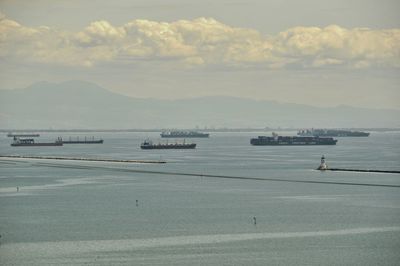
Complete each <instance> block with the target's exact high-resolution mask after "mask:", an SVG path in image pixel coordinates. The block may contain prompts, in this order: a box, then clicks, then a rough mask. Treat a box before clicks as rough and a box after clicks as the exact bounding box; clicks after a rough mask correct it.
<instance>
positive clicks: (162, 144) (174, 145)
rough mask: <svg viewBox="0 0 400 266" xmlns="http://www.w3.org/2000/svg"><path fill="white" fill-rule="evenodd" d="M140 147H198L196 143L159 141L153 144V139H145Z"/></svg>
mask: <svg viewBox="0 0 400 266" xmlns="http://www.w3.org/2000/svg"><path fill="white" fill-rule="evenodd" d="M140 148H141V149H143V150H155V149H157V150H165V149H194V148H196V144H195V143H185V142H183V143H158V144H153V142H151V141H148V140H146V141H144V142H143V143H142V144H141V145H140Z"/></svg>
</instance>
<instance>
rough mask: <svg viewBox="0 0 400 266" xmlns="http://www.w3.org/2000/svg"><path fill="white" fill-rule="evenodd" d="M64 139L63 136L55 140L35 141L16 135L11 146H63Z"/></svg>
mask: <svg viewBox="0 0 400 266" xmlns="http://www.w3.org/2000/svg"><path fill="white" fill-rule="evenodd" d="M62 145H63V141H62V139H61V138H58V139H57V140H56V141H55V142H35V140H34V139H25V138H23V139H21V138H17V137H14V142H13V143H11V146H13V147H20V146H27V147H33V146H62Z"/></svg>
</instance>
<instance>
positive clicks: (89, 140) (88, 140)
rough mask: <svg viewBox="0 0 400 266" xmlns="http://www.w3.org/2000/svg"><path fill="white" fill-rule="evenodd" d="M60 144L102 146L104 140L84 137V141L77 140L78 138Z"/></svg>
mask: <svg viewBox="0 0 400 266" xmlns="http://www.w3.org/2000/svg"><path fill="white" fill-rule="evenodd" d="M62 142H63V143H64V144H102V143H103V142H104V140H102V139H94V137H92V138H86V137H85V139H79V137H77V138H76V139H71V138H69V140H63V141H62Z"/></svg>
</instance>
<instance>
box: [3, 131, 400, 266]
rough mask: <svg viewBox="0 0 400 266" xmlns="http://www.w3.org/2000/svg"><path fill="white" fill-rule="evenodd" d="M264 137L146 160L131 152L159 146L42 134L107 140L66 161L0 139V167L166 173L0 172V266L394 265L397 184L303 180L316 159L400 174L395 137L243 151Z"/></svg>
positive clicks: (121, 138) (61, 151)
mask: <svg viewBox="0 0 400 266" xmlns="http://www.w3.org/2000/svg"><path fill="white" fill-rule="evenodd" d="M285 133H286V134H287V135H289V134H295V132H285ZM261 134H266V133H258V132H254V133H212V134H211V137H210V138H209V139H193V140H187V141H189V142H190V141H193V142H196V143H197V148H196V149H195V150H153V151H142V150H140V147H139V145H140V142H141V141H143V140H144V139H146V138H151V139H153V140H156V141H158V140H159V135H158V134H157V133H126V132H124V133H104V132H98V133H63V134H60V133H46V132H43V133H41V137H40V140H43V141H53V140H54V139H55V138H56V137H57V136H62V137H64V138H68V137H69V136H77V135H79V136H80V137H81V138H82V137H84V136H85V135H86V136H92V135H94V136H95V137H99V138H100V137H101V138H103V139H104V144H102V145H64V146H63V147H10V145H9V144H10V143H11V138H7V137H6V136H5V134H3V135H2V136H0V154H1V155H34V156H39V155H46V156H65V157H88V158H109V159H146V160H160V159H161V160H165V161H167V164H127V163H105V162H81V161H54V160H34V159H4V158H0V234H1V238H0V265H399V264H400V252H399V250H400V187H396V186H400V174H374V173H351V172H319V171H315V170H313V169H315V168H316V167H317V166H318V165H319V161H320V157H321V155H323V154H324V155H325V156H326V158H327V163H328V165H329V166H330V167H337V168H359V169H381V170H389V169H392V170H400V132H390V133H378V132H372V134H371V136H370V137H368V138H339V142H338V144H337V145H336V146H297V147H296V146H287V147H269V146H259V147H255V146H251V145H250V144H249V140H250V138H251V137H256V136H258V135H261ZM267 134H268V133H267ZM162 141H166V140H162ZM169 141H170V142H174V140H169ZM137 170H142V172H139V171H137ZM145 171H158V172H160V173H148V172H147V173H146V172H145ZM161 172H170V173H171V172H172V173H190V174H199V175H224V176H234V177H247V178H254V177H257V178H265V179H277V180H254V179H248V180H246V179H230V178H218V177H206V176H203V177H202V176H188V175H176V174H163V173H161ZM290 181H306V182H290ZM308 181H318V182H327V183H311V182H308ZM343 183H351V185H350V184H349V185H346V184H343ZM358 184H361V185H358ZM366 184H369V185H368V186H366ZM375 185H388V186H375ZM390 185H392V187H391V186H390ZM17 187H18V188H19V191H17ZM254 217H255V218H256V224H255V223H254Z"/></svg>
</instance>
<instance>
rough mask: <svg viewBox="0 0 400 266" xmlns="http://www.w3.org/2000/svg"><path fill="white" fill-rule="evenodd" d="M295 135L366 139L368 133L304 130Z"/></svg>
mask: <svg viewBox="0 0 400 266" xmlns="http://www.w3.org/2000/svg"><path fill="white" fill-rule="evenodd" d="M297 135H299V136H319V137H368V136H369V132H362V131H351V130H342V129H305V130H300V131H299V132H297Z"/></svg>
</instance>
